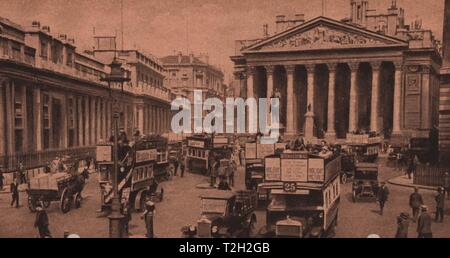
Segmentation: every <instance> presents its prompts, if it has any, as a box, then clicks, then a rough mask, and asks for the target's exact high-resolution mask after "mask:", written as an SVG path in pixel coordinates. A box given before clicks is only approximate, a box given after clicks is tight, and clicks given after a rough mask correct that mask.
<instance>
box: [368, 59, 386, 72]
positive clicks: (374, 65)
mask: <svg viewBox="0 0 450 258" xmlns="http://www.w3.org/2000/svg"><path fill="white" fill-rule="evenodd" d="M382 63H383V61H371V62H370V66H371V67H372V70H377V71H378V70H380V68H381V64H382Z"/></svg>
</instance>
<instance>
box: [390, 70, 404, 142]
mask: <svg viewBox="0 0 450 258" xmlns="http://www.w3.org/2000/svg"><path fill="white" fill-rule="evenodd" d="M401 87H402V64H401V63H395V84H394V112H393V120H394V121H393V128H392V134H393V135H400V134H401V127H400V121H401V105H402V88H401Z"/></svg>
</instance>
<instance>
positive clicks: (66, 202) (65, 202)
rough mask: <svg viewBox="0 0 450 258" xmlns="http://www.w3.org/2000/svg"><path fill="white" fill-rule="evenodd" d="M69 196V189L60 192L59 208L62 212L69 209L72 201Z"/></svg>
mask: <svg viewBox="0 0 450 258" xmlns="http://www.w3.org/2000/svg"><path fill="white" fill-rule="evenodd" d="M71 199H72V198H71V196H70V195H69V191H68V190H67V188H66V189H64V191H63V193H62V194H61V203H60V208H61V211H62V212H63V213H67V212H69V211H70V208H71V207H72V201H71Z"/></svg>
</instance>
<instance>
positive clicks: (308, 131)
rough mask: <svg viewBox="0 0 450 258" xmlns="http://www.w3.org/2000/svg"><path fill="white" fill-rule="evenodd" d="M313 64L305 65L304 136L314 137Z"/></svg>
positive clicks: (307, 137)
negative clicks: (306, 82) (306, 74)
mask: <svg viewBox="0 0 450 258" xmlns="http://www.w3.org/2000/svg"><path fill="white" fill-rule="evenodd" d="M315 66H316V65H315V64H308V65H305V67H306V71H307V72H308V92H307V101H308V102H307V103H308V104H307V110H306V114H305V138H306V139H312V138H314V71H315Z"/></svg>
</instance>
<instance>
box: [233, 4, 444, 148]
mask: <svg viewBox="0 0 450 258" xmlns="http://www.w3.org/2000/svg"><path fill="white" fill-rule="evenodd" d="M358 6H359V7H358ZM364 8H366V9H367V8H368V1H351V10H352V16H351V18H345V19H342V20H341V21H337V20H333V19H330V18H327V17H317V18H314V19H312V20H309V21H306V22H304V21H302V19H296V20H294V21H295V22H292V20H289V21H286V20H285V19H284V18H280V17H277V32H276V33H275V34H274V35H267V34H266V33H265V35H263V37H262V38H260V39H254V40H238V41H237V42H236V53H235V55H234V56H232V57H231V60H232V61H233V62H234V64H235V80H236V83H239V84H240V86H241V87H242V88H244V89H246V90H245V91H246V96H247V97H266V96H273V94H274V91H278V92H281V103H282V110H281V117H280V121H281V123H282V124H283V125H284V128H285V132H286V134H288V135H297V134H303V135H305V136H306V137H307V138H327V139H329V140H336V139H337V138H345V137H346V134H347V133H348V132H355V131H361V130H362V131H373V132H377V133H380V134H382V135H383V136H385V138H390V139H400V140H402V141H404V140H405V139H408V138H412V137H429V134H430V132H431V131H432V130H434V128H436V127H437V125H438V103H439V69H440V66H441V56H440V53H439V44H438V42H437V41H436V40H434V37H433V35H432V33H431V31H430V30H424V29H422V28H421V26H419V25H418V24H416V25H417V26H415V27H410V26H406V25H405V24H404V18H403V15H404V11H403V10H402V9H398V8H397V7H396V3H395V1H393V3H392V6H391V7H390V8H389V9H388V14H387V15H378V16H376V15H375V14H373V13H374V11H368V12H363V11H362V10H364ZM358 10H359V11H361V13H359V14H357V13H356V12H357V11H358ZM367 10H368V9H367ZM354 12H355V13H354ZM391 16H392V17H395V19H394V20H395V22H392V21H391V20H392V19H391V18H390V17H391ZM283 17H284V16H283ZM296 17H303V16H301V15H297V16H296ZM376 17H378V18H376ZM382 17H385V18H386V23H385V26H381V27H376V26H374V22H375V21H381V20H382ZM297 21H298V22H297ZM283 22H284V23H286V24H285V25H284V26H281V25H280V24H282V23H283ZM379 24H381V22H380V23H379ZM393 28H395V29H393ZM283 103H286V104H285V105H284V107H283ZM308 110H310V111H311V113H310V115H309V116H306V115H307V113H308ZM311 115H312V116H311ZM311 117H312V118H311Z"/></svg>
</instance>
